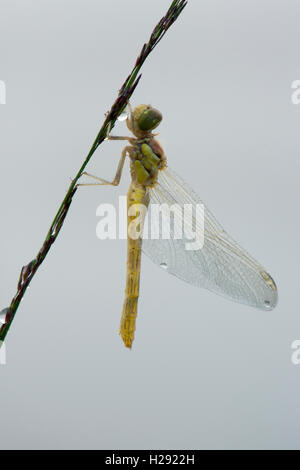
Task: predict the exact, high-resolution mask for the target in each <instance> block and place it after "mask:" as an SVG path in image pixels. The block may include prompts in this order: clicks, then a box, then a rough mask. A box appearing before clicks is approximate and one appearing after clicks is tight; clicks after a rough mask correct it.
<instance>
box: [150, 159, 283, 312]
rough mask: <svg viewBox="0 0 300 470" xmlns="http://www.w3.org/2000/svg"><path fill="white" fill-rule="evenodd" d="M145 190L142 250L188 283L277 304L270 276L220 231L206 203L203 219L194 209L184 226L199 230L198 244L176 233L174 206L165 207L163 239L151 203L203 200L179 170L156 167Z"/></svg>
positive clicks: (263, 303) (252, 302)
mask: <svg viewBox="0 0 300 470" xmlns="http://www.w3.org/2000/svg"><path fill="white" fill-rule="evenodd" d="M149 196H150V205H149V210H148V214H149V220H148V238H144V240H143V244H142V250H143V252H144V253H145V254H146V255H147V256H149V258H151V259H152V261H154V263H156V264H158V265H160V266H161V267H162V268H164V269H166V270H167V271H168V272H169V273H171V274H173V275H175V276H177V277H178V278H180V279H183V280H184V281H186V282H188V283H190V284H194V285H196V286H199V287H205V288H206V289H209V290H211V291H214V292H216V293H217V294H220V295H223V296H225V297H228V298H230V299H231V300H234V301H236V302H240V303H244V304H247V305H251V306H253V307H257V308H260V309H264V310H270V309H272V308H274V307H275V306H276V303H277V288H276V285H275V282H274V281H273V279H272V278H271V276H270V275H269V274H268V273H267V272H266V270H265V269H264V268H263V267H262V266H261V265H260V264H259V263H258V262H257V261H256V260H255V259H254V258H252V256H250V255H249V254H248V253H247V252H246V251H245V250H244V249H243V248H241V247H240V246H239V245H238V244H237V243H236V242H235V241H234V240H233V239H232V238H231V237H230V236H229V235H228V234H227V233H226V232H225V230H224V229H223V228H222V226H221V225H220V224H219V223H218V222H217V220H216V219H215V217H214V216H213V215H212V213H211V212H210V211H209V210H208V209H207V207H206V206H204V213H203V216H204V217H203V220H202V219H201V217H200V219H199V217H195V214H196V211H193V216H192V217H191V219H190V220H191V222H190V227H189V228H190V230H193V231H194V232H196V233H198V234H202V235H204V238H203V239H204V244H203V247H202V248H201V249H197V250H187V249H186V247H187V245H186V244H187V243H190V242H191V240H190V239H189V238H186V236H185V235H184V233H183V237H182V238H179V237H178V233H181V232H184V231H183V230H182V226H181V227H179V225H178V224H179V222H178V220H179V219H178V217H176V213H175V212H173V211H170V219H171V225H170V238H169V239H163V237H164V234H163V233H162V232H163V226H162V223H161V220H159V219H158V217H154V216H151V214H152V211H151V209H152V206H153V204H165V205H167V206H168V207H171V206H173V205H174V204H178V205H179V206H181V207H184V204H192V206H193V207H196V205H197V204H198V205H203V202H202V201H201V199H200V198H199V196H198V195H197V194H196V193H195V192H194V191H193V190H192V189H191V188H189V186H188V185H187V184H186V183H185V182H184V181H183V179H182V178H181V177H180V176H178V175H177V174H176V173H175V172H174V171H173V170H171V169H170V168H169V167H168V168H165V169H164V170H161V171H160V172H159V176H158V182H157V184H156V185H155V186H154V187H153V188H151V189H150V192H149ZM181 223H182V222H181ZM184 223H186V221H184ZM153 227H154V232H156V233H159V237H158V239H153V238H151V237H150V228H151V230H152V229H153ZM187 233H189V230H187Z"/></svg>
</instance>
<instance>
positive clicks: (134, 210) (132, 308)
mask: <svg viewBox="0 0 300 470" xmlns="http://www.w3.org/2000/svg"><path fill="white" fill-rule="evenodd" d="M135 204H137V205H138V206H135V207H133V206H134V205H135ZM141 204H142V205H143V206H142V207H141ZM139 206H140V208H139ZM147 206H148V202H147V197H146V189H145V188H144V187H143V186H142V185H139V184H136V183H134V182H133V183H131V185H130V187H129V191H128V193H127V227H128V233H127V274H126V288H125V300H124V305H123V311H122V317H121V323H120V331H119V334H120V335H121V337H122V339H123V341H124V344H125V346H126V347H127V348H131V346H132V342H133V340H134V332H135V323H136V317H137V307H138V298H139V288H140V272H141V249H142V238H141V236H138V238H133V237H132V235H134V233H136V235H137V234H141V232H142V225H143V222H144V218H145V215H146V210H147ZM134 229H136V230H134Z"/></svg>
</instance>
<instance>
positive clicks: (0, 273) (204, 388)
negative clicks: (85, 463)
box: [0, 0, 300, 449]
mask: <svg viewBox="0 0 300 470" xmlns="http://www.w3.org/2000/svg"><path fill="white" fill-rule="evenodd" d="M169 4H170V1H169V0H160V1H158V0H157V1H152V2H148V1H141V0H139V1H138V0H127V1H123V0H114V1H112V0H110V1H108V0H103V1H101V0H97V1H96V0H89V1H87V0H80V1H79V0H76V1H75V0H72V1H71V0H63V1H58V0H51V1H50V0H39V1H37V0H9V1H8V0H0V10H1V15H0V64H1V67H0V79H1V80H3V81H5V83H6V86H7V99H6V101H7V103H6V104H5V105H1V106H0V129H1V131H0V135H1V138H0V155H1V185H0V210H1V233H0V259H1V270H0V285H1V297H0V299H1V308H4V307H6V306H8V305H9V303H10V301H11V298H12V296H13V295H14V293H15V291H16V284H17V279H18V276H19V271H20V268H21V267H22V265H24V264H26V263H28V262H29V261H30V260H31V259H32V258H33V257H34V255H35V254H36V252H37V251H38V249H39V248H40V246H41V244H42V241H43V239H44V236H45V235H46V232H47V230H48V227H49V225H50V223H51V221H52V219H53V217H54V215H55V213H56V211H57V208H58V206H59V204H60V202H61V201H62V199H63V197H64V194H65V192H66V190H67V188H68V185H69V182H70V178H72V177H73V176H74V175H75V173H76V172H77V170H78V168H79V166H80V165H81V163H82V161H83V159H84V157H85V155H86V154H87V152H88V150H89V148H90V146H91V144H92V142H93V140H94V138H95V136H96V134H97V132H98V129H99V127H100V125H101V123H102V121H103V118H104V113H105V112H106V111H107V110H108V109H109V108H110V106H111V104H112V102H113V101H114V99H115V98H116V95H117V92H118V89H119V88H120V87H121V85H122V83H123V81H124V80H125V78H126V76H127V75H128V73H129V72H130V70H131V68H132V66H133V64H134V61H135V59H136V57H137V55H138V53H139V51H140V48H141V46H142V44H143V43H144V42H146V41H147V40H148V37H149V35H150V33H151V31H152V29H153V27H154V26H155V24H156V23H157V21H158V20H159V19H160V17H161V16H162V15H163V14H165V12H166V10H167V8H168V5H169ZM299 14H300V3H299V1H296V0H284V1H283V0H281V1H280V0H276V1H275V0H272V1H271V0H259V1H258V0H251V1H250V0H245V1H243V2H241V1H238V0H228V1H226V2H225V1H224V0H201V1H193V0H190V1H189V4H188V6H187V7H186V9H185V11H184V12H183V14H182V16H181V17H180V19H179V20H178V21H177V22H176V24H175V25H174V26H173V27H172V29H170V30H169V32H168V33H167V35H166V36H165V38H164V39H163V40H162V42H161V43H160V44H159V46H158V47H157V49H155V51H154V52H153V54H152V55H151V56H150V58H149V60H148V61H147V63H146V64H145V66H144V68H143V77H142V80H141V82H140V84H139V86H138V89H137V90H136V92H135V95H134V98H133V100H132V102H133V104H134V105H136V104H139V103H151V104H152V105H153V106H155V107H158V108H159V109H160V110H161V111H162V113H163V116H164V120H163V123H162V125H161V127H160V132H161V139H160V141H161V143H162V144H163V146H164V148H165V151H166V155H167V158H168V162H169V164H170V166H172V167H173V168H174V169H175V170H176V171H177V172H179V173H180V174H182V176H183V177H184V178H185V179H186V180H187V181H188V182H189V184H190V185H191V186H192V187H193V188H194V189H195V190H196V191H197V192H198V193H199V194H200V196H201V198H203V199H204V201H205V202H206V203H207V205H208V207H209V208H210V209H211V210H212V211H213V212H214V214H215V215H216V217H217V218H218V219H219V220H220V222H221V223H222V224H223V225H224V227H225V229H226V230H228V232H229V233H230V234H232V236H233V237H234V238H236V239H237V240H238V241H239V242H240V243H241V245H242V246H244V247H245V248H246V249H247V250H248V251H249V252H250V253H251V254H253V256H254V257H255V258H257V259H258V260H259V261H260V262H261V263H262V264H263V265H264V266H265V267H266V268H267V269H268V271H270V273H271V274H272V276H273V277H274V279H275V281H276V283H277V285H278V289H279V304H278V307H277V308H276V309H275V310H274V311H272V312H262V311H259V310H255V309H253V308H251V307H246V306H243V305H239V304H235V303H231V302H229V301H227V300H225V299H223V298H221V297H219V296H216V295H214V294H212V293H210V292H207V291H204V290H202V289H197V288H194V287H192V286H189V285H188V284H185V283H183V282H182V281H180V280H178V279H176V278H174V277H172V276H169V275H168V274H167V273H166V272H164V271H163V270H160V269H159V268H157V267H156V266H155V265H154V264H152V263H151V261H149V260H148V259H146V258H144V259H143V263H142V278H141V298H140V303H139V316H138V321H137V332H136V340H135V342H134V346H133V349H132V351H129V350H126V349H125V347H124V346H123V344H122V342H121V339H120V338H119V336H118V334H117V331H118V326H119V319H120V315H121V309H122V303H123V292H124V287H125V267H126V242H125V241H124V240H123V241H100V240H98V239H97V238H96V224H97V218H96V208H97V207H98V205H99V204H100V203H104V202H111V203H114V204H117V202H118V196H119V195H120V194H123V195H124V194H126V192H127V188H128V184H129V174H128V167H127V166H126V169H125V176H124V177H123V180H122V182H121V184H120V187H119V188H93V189H87V188H83V189H81V190H79V191H78V192H77V194H76V197H75V199H74V201H73V204H72V207H71V209H70V212H69V214H68V217H67V220H66V222H65V225H64V227H63V229H62V231H61V233H60V235H59V238H58V240H57V242H56V243H55V245H54V246H53V248H52V249H51V252H50V253H49V255H48V257H47V259H46V261H45V263H44V264H43V265H42V267H41V268H40V270H39V271H38V273H37V274H36V277H35V278H34V280H33V282H32V283H31V288H30V290H29V291H28V292H27V293H26V295H25V297H24V300H23V302H22V305H21V306H20V308H19V310H18V313H17V316H16V319H15V322H14V324H13V326H12V329H11V331H10V333H9V335H8V337H7V341H6V347H7V365H6V366H2V365H1V366H0V382H1V384H0V401H1V427H0V447H1V449H15V448H24V449H28V448H33V449H46V448H52V449H63V448H79V449H87V448H96V449H105V448H106V449H118V448H119V449H126V448H133V449H137V448H142V449H147V448H156V449H164V448H171V449H192V448H198V449H202V448H204V449H214V448H222V449H230V448H237V449H238V448H299V418H300V411H299V410H300V394H299V386H300V365H299V366H295V365H293V364H292V362H291V355H292V350H291V343H292V341H293V340H295V339H299V337H300V321H299V306H300V305H299V170H300V165H299V146H300V142H299V141H300V133H299V123H300V105H298V106H297V105H294V104H292V102H291V94H292V89H291V84H292V82H293V81H294V80H297V79H300V61H299V53H298V52H299V51H298V44H299V41H300V29H299ZM124 132H125V124H121V123H120V124H118V126H117V127H116V128H115V129H114V133H115V134H124ZM121 149H122V143H119V142H105V143H104V144H103V145H102V146H101V148H99V149H98V151H97V153H96V154H95V156H94V158H93V160H92V162H91V164H90V165H89V168H88V170H89V171H90V172H91V173H95V174H97V175H99V176H102V177H104V178H111V177H112V176H113V174H114V172H115V168H116V165H117V162H118V159H119V155H120V152H121Z"/></svg>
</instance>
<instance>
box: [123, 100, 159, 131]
mask: <svg viewBox="0 0 300 470" xmlns="http://www.w3.org/2000/svg"><path fill="white" fill-rule="evenodd" d="M132 117H133V122H132V123H130V120H127V125H128V127H129V129H130V130H131V131H132V132H133V133H134V134H138V135H140V134H144V133H149V132H151V131H152V130H153V129H155V128H156V127H157V126H158V125H159V124H160V123H161V121H162V114H161V112H160V111H158V109H155V108H152V106H151V105H150V104H140V105H139V106H137V107H136V108H135V109H134V111H133V116H132ZM131 125H132V126H131ZM131 127H133V128H131Z"/></svg>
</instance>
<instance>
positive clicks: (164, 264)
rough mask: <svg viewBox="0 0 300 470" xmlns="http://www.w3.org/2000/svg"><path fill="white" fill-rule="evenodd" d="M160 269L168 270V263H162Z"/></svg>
mask: <svg viewBox="0 0 300 470" xmlns="http://www.w3.org/2000/svg"><path fill="white" fill-rule="evenodd" d="M160 267H161V268H163V269H168V265H167V263H160Z"/></svg>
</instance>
